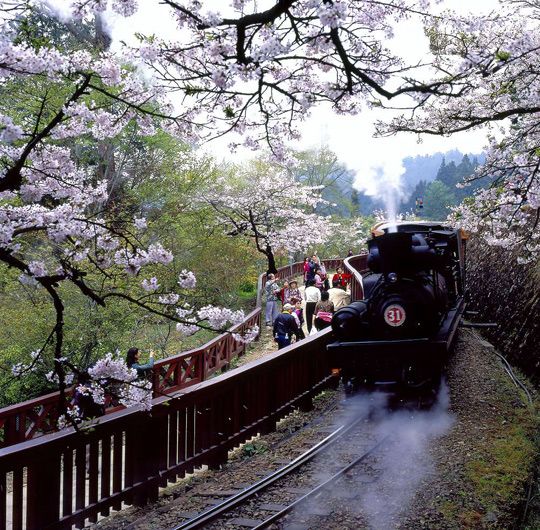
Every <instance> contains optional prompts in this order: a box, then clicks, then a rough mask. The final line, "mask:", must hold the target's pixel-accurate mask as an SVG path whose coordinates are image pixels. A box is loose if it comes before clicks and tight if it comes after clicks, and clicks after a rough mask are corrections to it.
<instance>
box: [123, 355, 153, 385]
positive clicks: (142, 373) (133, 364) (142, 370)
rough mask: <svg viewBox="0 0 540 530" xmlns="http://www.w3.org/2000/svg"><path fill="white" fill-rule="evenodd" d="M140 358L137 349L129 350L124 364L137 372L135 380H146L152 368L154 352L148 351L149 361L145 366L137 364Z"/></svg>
mask: <svg viewBox="0 0 540 530" xmlns="http://www.w3.org/2000/svg"><path fill="white" fill-rule="evenodd" d="M140 356H141V354H140V353H139V348H130V349H129V350H128V352H127V355H126V364H127V366H128V368H135V370H137V379H146V378H147V377H148V376H149V375H150V373H151V372H152V367H153V366H154V352H153V351H150V359H149V360H148V362H147V363H146V364H140V363H139V360H140Z"/></svg>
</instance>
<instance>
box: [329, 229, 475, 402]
mask: <svg viewBox="0 0 540 530" xmlns="http://www.w3.org/2000/svg"><path fill="white" fill-rule="evenodd" d="M371 233H372V237H371V239H370V240H369V241H368V259H367V265H368V268H369V273H367V274H364V275H363V289H364V299H363V300H356V301H353V302H352V303H351V304H350V305H348V306H347V307H344V308H342V309H340V310H338V311H337V312H336V313H335V314H334V317H333V319H332V330H333V335H334V339H335V340H334V342H331V343H330V344H329V345H328V350H329V352H330V353H331V354H332V364H333V365H334V366H336V367H338V368H340V369H341V373H342V379H343V382H344V384H345V389H346V390H347V391H351V390H353V389H355V388H356V387H358V386H363V387H378V388H381V387H384V388H391V389H392V390H393V389H395V390H399V389H415V388H426V387H428V388H434V387H436V385H437V384H438V381H439V380H440V374H441V371H442V368H443V365H444V363H445V362H446V360H447V358H448V354H449V352H450V351H451V349H452V346H453V343H454V340H455V337H456V331H457V327H458V324H459V322H460V320H461V318H462V316H463V312H464V310H465V250H466V239H467V237H466V234H465V233H464V232H463V231H462V230H456V229H454V228H452V227H450V226H447V225H445V224H444V223H436V222H425V221H424V222H399V223H379V224H377V225H375V226H374V227H373V228H372V230H371Z"/></svg>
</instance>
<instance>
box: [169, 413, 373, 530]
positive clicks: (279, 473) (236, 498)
mask: <svg viewBox="0 0 540 530" xmlns="http://www.w3.org/2000/svg"><path fill="white" fill-rule="evenodd" d="M365 419H366V416H362V417H361V418H358V419H357V420H355V421H353V422H352V423H349V424H347V425H341V426H340V427H339V428H338V429H336V430H335V431H334V432H333V433H331V434H330V435H328V436H327V437H326V438H324V440H321V441H320V442H319V443H317V444H316V445H314V446H313V447H311V448H310V449H308V450H307V451H306V452H305V453H302V454H301V455H300V456H298V457H296V458H295V459H294V460H292V461H291V462H289V463H288V464H285V465H284V466H282V467H280V468H279V469H278V470H276V471H274V472H273V473H271V474H269V475H267V476H266V477H264V478H262V479H261V480H259V481H257V482H255V483H254V484H252V485H251V486H249V487H247V488H246V489H244V490H242V491H240V492H239V493H237V494H235V495H232V496H231V497H229V498H228V499H226V500H225V501H223V502H220V503H219V504H216V505H214V506H212V507H211V508H209V509H208V510H205V511H204V512H202V513H200V514H199V515H197V516H196V517H193V518H192V519H189V520H188V521H186V522H184V523H182V524H180V525H178V526H175V527H174V528H172V529H171V530H192V529H195V528H201V527H202V526H204V525H206V524H208V523H210V522H211V521H213V520H214V519H217V518H218V517H220V516H221V515H223V514H224V513H226V512H228V511H229V510H231V509H232V508H235V507H237V506H239V505H240V504H242V503H243V502H245V501H246V500H247V499H249V498H251V497H252V496H253V495H255V494H256V493H258V492H259V491H261V490H263V489H265V488H267V487H268V486H270V485H272V484H273V483H274V482H276V481H278V480H280V479H281V478H283V477H285V476H287V475H289V474H290V473H292V472H293V471H295V470H296V469H298V468H299V467H301V466H303V465H304V464H306V463H307V462H309V461H311V460H312V459H313V458H314V457H315V456H316V455H318V454H319V453H320V452H321V451H323V450H324V449H326V448H327V447H328V446H329V445H331V444H333V443H334V442H336V441H337V440H339V439H340V438H341V437H342V436H344V435H345V434H347V433H348V432H350V431H351V430H352V429H354V428H355V427H356V426H357V425H358V424H360V423H361V422H363V421H364V420H365Z"/></svg>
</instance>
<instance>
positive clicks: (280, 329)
mask: <svg viewBox="0 0 540 530" xmlns="http://www.w3.org/2000/svg"><path fill="white" fill-rule="evenodd" d="M293 309H294V308H293V306H292V305H291V304H285V305H284V306H283V312H282V313H280V314H279V315H278V316H277V317H276V319H275V320H274V340H275V341H276V342H277V343H278V350H281V348H285V346H289V344H290V343H291V339H292V338H293V336H296V335H297V334H298V324H297V323H296V319H295V318H294V317H293V316H292V314H291V313H292V312H293Z"/></svg>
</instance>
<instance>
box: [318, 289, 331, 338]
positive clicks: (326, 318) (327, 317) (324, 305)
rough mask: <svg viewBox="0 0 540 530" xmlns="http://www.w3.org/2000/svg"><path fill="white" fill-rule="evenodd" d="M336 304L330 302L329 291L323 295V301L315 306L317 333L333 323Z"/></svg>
mask: <svg viewBox="0 0 540 530" xmlns="http://www.w3.org/2000/svg"><path fill="white" fill-rule="evenodd" d="M333 314H334V304H333V303H332V302H331V301H330V297H329V295H328V291H324V292H323V293H321V299H320V300H319V301H318V302H317V304H316V305H315V327H316V328H317V331H321V329H324V328H327V327H328V326H329V325H330V323H331V322H332V316H333Z"/></svg>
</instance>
